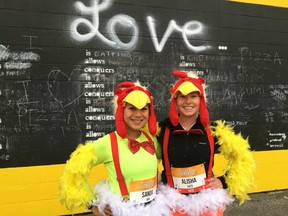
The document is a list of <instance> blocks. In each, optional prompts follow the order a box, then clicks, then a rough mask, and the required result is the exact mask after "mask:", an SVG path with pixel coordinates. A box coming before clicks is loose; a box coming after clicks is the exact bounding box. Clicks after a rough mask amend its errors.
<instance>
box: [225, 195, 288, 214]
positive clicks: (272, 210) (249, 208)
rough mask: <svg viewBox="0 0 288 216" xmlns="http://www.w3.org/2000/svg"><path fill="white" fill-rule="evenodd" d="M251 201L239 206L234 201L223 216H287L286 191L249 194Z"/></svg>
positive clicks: (287, 197)
mask: <svg viewBox="0 0 288 216" xmlns="http://www.w3.org/2000/svg"><path fill="white" fill-rule="evenodd" d="M250 198H251V200H250V201H248V202H245V203H244V204H242V205H239V203H237V202H236V201H234V203H233V204H232V205H230V206H229V207H228V208H227V209H226V211H225V212H224V215H225V216H288V190H280V191H271V192H262V193H255V194H250Z"/></svg>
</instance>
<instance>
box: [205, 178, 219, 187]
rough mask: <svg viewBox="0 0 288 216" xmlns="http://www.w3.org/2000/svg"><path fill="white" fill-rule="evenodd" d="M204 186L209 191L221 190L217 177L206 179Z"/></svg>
mask: <svg viewBox="0 0 288 216" xmlns="http://www.w3.org/2000/svg"><path fill="white" fill-rule="evenodd" d="M206 186H207V188H210V189H216V188H218V189H222V188H223V185H222V182H221V181H220V179H218V178H217V177H213V178H209V179H206Z"/></svg>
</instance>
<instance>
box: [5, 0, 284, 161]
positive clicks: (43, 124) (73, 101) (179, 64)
mask: <svg viewBox="0 0 288 216" xmlns="http://www.w3.org/2000/svg"><path fill="white" fill-rule="evenodd" d="M75 2H77V1H68V0H61V1H56V0H49V1H48V0H41V1H36V0H1V1H0V103H1V104H0V167H14V166H33V165H48V164H58V163H64V162H65V161H66V160H67V159H68V157H69V154H70V153H71V152H72V151H73V150H74V149H75V147H76V146H77V144H79V143H81V142H84V141H85V140H88V139H97V138H99V137H101V136H103V135H104V134H107V133H109V132H110V131H112V130H114V116H113V110H112V108H111V103H110V100H111V99H112V97H113V89H114V87H115V85H117V84H118V83H119V82H121V81H126V80H132V81H136V80H139V81H140V82H141V83H143V84H145V85H146V86H147V87H148V88H149V89H150V90H151V91H152V93H153V95H154V100H155V105H156V112H157V117H158V120H161V119H162V118H164V117H166V115H167V114H166V113H167V111H168V104H169V103H168V99H169V86H170V84H171V83H173V82H174V81H175V79H174V77H173V76H172V75H171V72H172V71H173V70H174V69H180V70H184V71H194V72H196V73H197V74H198V75H200V76H203V77H204V78H205V80H206V82H207V84H208V88H207V89H206V92H207V99H208V106H209V110H210V115H211V120H217V119H224V120H226V121H227V123H228V124H230V125H233V126H235V130H236V131H237V132H241V133H242V134H243V136H245V137H249V141H250V143H251V147H252V149H253V150H256V151H263V150H280V149H287V148H288V141H287V138H286V136H287V128H288V127H287V126H288V102H287V101H288V99H287V97H288V63H287V61H288V40H287V38H288V29H287V26H288V13H287V12H288V11H287V9H283V8H276V7H267V6H261V5H249V4H240V3H232V2H226V1H224V0H202V1H196V0H182V1H172V0H161V1H159V0H157V1H151V0H146V1H143V0H142V1H140V0H133V1H131V0H115V1H108V0H105V1H100V0H99V2H98V3H97V1H96V0H94V1H92V0H91V1H84V0H83V1H79V2H82V3H83V5H82V6H83V7H81V5H80V4H74V3H75ZM93 5H94V6H93ZM85 7H86V8H85ZM97 11H98V12H97ZM149 17H151V19H150V18H149ZM173 22H175V23H176V24H175V23H174V24H173ZM149 23H150V24H149ZM153 24H154V26H153ZM169 25H170V27H168V26H169ZM149 29H150V30H149ZM151 29H154V30H155V33H154V34H153V31H152V30H151ZM165 32H166V35H165ZM155 35H157V37H158V38H155ZM153 38H154V41H155V40H156V41H157V40H158V42H154V43H153ZM157 43H158V44H157Z"/></svg>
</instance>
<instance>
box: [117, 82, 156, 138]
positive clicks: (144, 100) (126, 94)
mask: <svg viewBox="0 0 288 216" xmlns="http://www.w3.org/2000/svg"><path fill="white" fill-rule="evenodd" d="M114 94H115V96H116V98H115V99H116V104H115V105H116V113H115V115H116V117H115V119H116V130H117V132H118V134H119V136H121V137H122V138H125V137H126V133H127V131H126V125H125V122H124V107H125V105H126V103H130V104H132V105H133V106H135V107H136V108H137V109H142V108H143V107H145V106H146V104H148V105H149V120H148V127H149V132H150V133H151V135H152V136H155V134H156V129H157V126H156V116H155V111H154V106H153V100H152V95H151V93H150V91H148V90H147V89H146V88H145V87H143V86H141V84H140V83H139V82H136V83H133V82H129V81H127V82H122V83H120V84H118V85H117V86H116V89H115V90H114Z"/></svg>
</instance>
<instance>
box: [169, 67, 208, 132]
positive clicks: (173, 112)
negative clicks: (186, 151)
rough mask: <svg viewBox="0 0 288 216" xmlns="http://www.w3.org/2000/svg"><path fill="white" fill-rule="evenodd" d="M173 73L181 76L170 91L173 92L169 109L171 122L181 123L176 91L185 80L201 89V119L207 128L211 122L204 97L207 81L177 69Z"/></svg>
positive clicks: (174, 123)
mask: <svg viewBox="0 0 288 216" xmlns="http://www.w3.org/2000/svg"><path fill="white" fill-rule="evenodd" d="M172 74H173V75H174V76H176V77H179V78H180V79H179V80H178V81H176V83H175V84H174V86H173V87H171V89H170V93H171V94H172V97H171V101H170V110H169V117H170V121H171V123H172V124H173V125H174V126H176V125H177V124H178V123H179V118H178V112H177V109H176V105H175V97H174V95H175V93H176V92H177V90H178V88H179V86H180V85H181V84H182V83H184V82H187V81H188V82H191V83H192V84H193V85H194V86H195V87H197V89H199V91H200V92H199V95H200V110H199V114H200V121H201V123H202V125H203V126H204V127H205V128H206V127H207V126H208V124H209V122H210V120H209V113H208V110H207V107H206V101H205V97H204V89H203V84H204V83H205V80H204V79H203V78H202V77H198V78H193V77H189V76H188V74H187V73H186V72H184V71H179V70H175V71H173V72H172Z"/></svg>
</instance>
